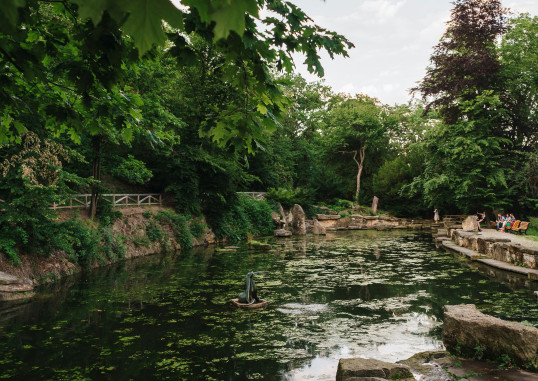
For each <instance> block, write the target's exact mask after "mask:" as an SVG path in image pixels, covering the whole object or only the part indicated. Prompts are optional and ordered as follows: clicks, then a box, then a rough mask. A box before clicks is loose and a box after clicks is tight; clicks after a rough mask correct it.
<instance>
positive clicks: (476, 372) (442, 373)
mask: <svg viewBox="0 0 538 381" xmlns="http://www.w3.org/2000/svg"><path fill="white" fill-rule="evenodd" d="M398 363H401V364H405V365H408V366H409V367H410V368H411V370H412V371H413V374H414V375H415V376H416V377H417V378H419V379H420V380H422V381H453V380H456V379H461V380H462V381H463V380H466V381H501V380H502V381H538V374H536V373H531V372H527V371H525V370H521V369H517V368H508V369H506V368H504V369H499V365H498V364H496V363H494V362H487V361H478V360H470V359H464V358H461V357H456V356H453V355H451V354H450V353H448V352H446V351H430V352H421V353H417V354H415V355H413V356H412V357H410V358H408V359H407V360H402V361H398Z"/></svg>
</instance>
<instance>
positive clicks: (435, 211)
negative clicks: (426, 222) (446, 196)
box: [433, 209, 439, 224]
mask: <svg viewBox="0 0 538 381" xmlns="http://www.w3.org/2000/svg"><path fill="white" fill-rule="evenodd" d="M433 221H434V222H435V223H436V224H437V223H439V211H438V210H437V209H435V210H434V211H433Z"/></svg>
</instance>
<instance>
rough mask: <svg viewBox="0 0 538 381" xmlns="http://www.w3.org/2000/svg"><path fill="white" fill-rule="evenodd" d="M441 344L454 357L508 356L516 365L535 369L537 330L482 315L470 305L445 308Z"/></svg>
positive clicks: (537, 363)
mask: <svg viewBox="0 0 538 381" xmlns="http://www.w3.org/2000/svg"><path fill="white" fill-rule="evenodd" d="M443 343H444V344H445V347H446V348H447V350H448V351H450V352H452V353H456V354H463V355H466V356H470V357H471V356H474V355H475V354H476V353H477V351H480V352H481V353H483V359H490V360H497V359H499V358H501V357H506V356H508V357H510V359H511V361H512V362H513V363H514V364H516V365H520V366H523V367H527V368H529V367H530V368H532V367H533V366H534V367H536V366H538V355H537V354H538V329H537V328H534V327H528V326H525V325H523V324H520V323H514V322H508V321H504V320H501V319H498V318H495V317H493V316H489V315H485V314H483V313H482V312H480V311H478V310H477V309H476V306H475V305H474V304H463V305H457V306H445V315H444V324H443ZM477 348H479V349H477Z"/></svg>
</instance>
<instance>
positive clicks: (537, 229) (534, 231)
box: [527, 217, 538, 236]
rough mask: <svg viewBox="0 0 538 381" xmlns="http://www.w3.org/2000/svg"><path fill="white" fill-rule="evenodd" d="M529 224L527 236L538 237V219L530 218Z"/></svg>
mask: <svg viewBox="0 0 538 381" xmlns="http://www.w3.org/2000/svg"><path fill="white" fill-rule="evenodd" d="M529 222H530V225H529V229H528V230H527V234H529V235H535V236H538V217H530V218H529Z"/></svg>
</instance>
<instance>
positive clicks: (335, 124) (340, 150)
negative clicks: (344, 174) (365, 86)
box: [326, 95, 388, 201]
mask: <svg viewBox="0 0 538 381" xmlns="http://www.w3.org/2000/svg"><path fill="white" fill-rule="evenodd" d="M326 136H327V139H328V147H329V150H331V151H332V156H333V157H334V155H335V154H340V155H342V154H344V155H353V156H352V159H353V162H355V164H356V166H357V172H356V182H355V192H354V199H355V200H356V201H358V200H359V192H360V189H361V176H362V171H363V169H364V165H365V161H366V158H367V153H369V156H371V157H372V158H371V159H370V160H372V159H375V155H376V154H377V153H378V151H379V150H380V149H381V148H382V147H383V146H387V145H388V134H387V129H386V125H385V124H384V123H383V115H382V110H381V108H380V106H379V104H378V102H377V101H376V100H375V99H373V98H370V97H368V96H365V95H357V96H356V97H355V98H347V97H341V98H340V100H339V102H338V103H337V104H336V105H335V106H334V107H333V108H332V109H331V110H330V114H329V117H328V127H327V128H326Z"/></svg>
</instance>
